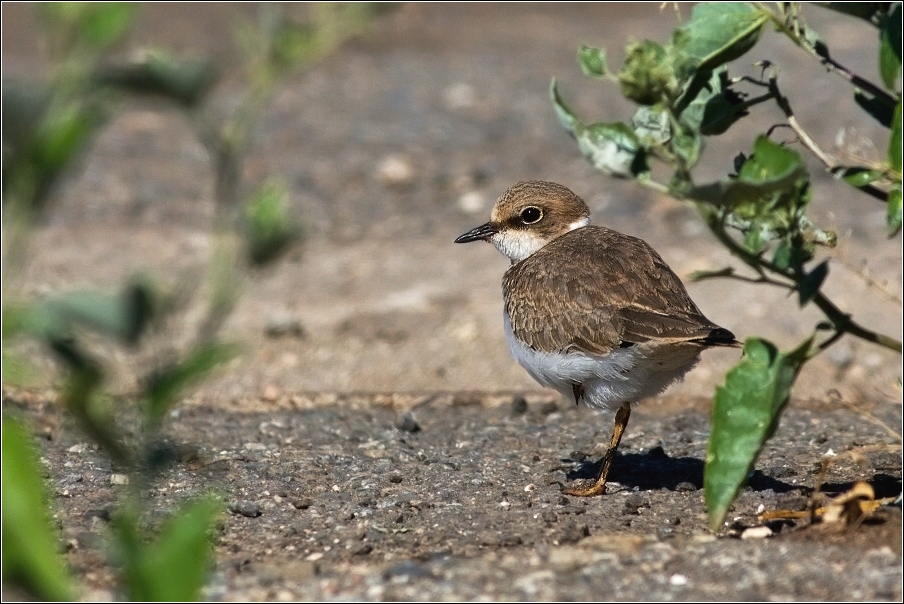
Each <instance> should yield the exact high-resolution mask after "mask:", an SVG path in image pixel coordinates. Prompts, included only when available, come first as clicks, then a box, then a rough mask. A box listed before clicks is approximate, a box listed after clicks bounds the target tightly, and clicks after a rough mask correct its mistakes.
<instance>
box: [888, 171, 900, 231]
mask: <svg viewBox="0 0 904 604" xmlns="http://www.w3.org/2000/svg"><path fill="white" fill-rule="evenodd" d="M885 218H886V223H887V224H888V236H889V237H894V236H895V235H897V234H898V233H899V232H900V231H901V185H900V184H896V185H894V186H893V187H892V188H891V191H889V192H888V210H887V212H886V217H885Z"/></svg>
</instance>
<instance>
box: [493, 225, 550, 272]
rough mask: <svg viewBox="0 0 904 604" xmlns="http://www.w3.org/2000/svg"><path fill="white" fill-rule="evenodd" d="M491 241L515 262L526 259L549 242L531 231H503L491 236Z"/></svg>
mask: <svg viewBox="0 0 904 604" xmlns="http://www.w3.org/2000/svg"><path fill="white" fill-rule="evenodd" d="M490 241H491V242H492V243H493V245H495V246H496V249H497V250H499V251H500V252H502V253H503V254H505V255H506V256H508V258H509V260H511V261H512V263H513V264H514V263H515V262H520V261H521V260H524V259H525V258H527V257H528V256H530V255H531V254H533V253H534V252H536V251H537V250H539V249H540V248H541V247H543V246H544V245H546V243H547V242H546V240H544V239H542V238H540V237H537V236H536V235H534V234H533V233H531V232H529V231H501V232H499V233H496V234H494V235H493V236H492V237H490Z"/></svg>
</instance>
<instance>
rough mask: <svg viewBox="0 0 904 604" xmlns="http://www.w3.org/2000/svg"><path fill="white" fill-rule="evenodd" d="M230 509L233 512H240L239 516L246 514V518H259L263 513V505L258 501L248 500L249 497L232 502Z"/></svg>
mask: <svg viewBox="0 0 904 604" xmlns="http://www.w3.org/2000/svg"><path fill="white" fill-rule="evenodd" d="M229 511H230V512H232V513H233V514H238V515H239V516H245V517H246V518H257V517H258V516H260V515H261V513H262V512H261V506H259V505H258V504H257V503H256V502H254V501H248V500H247V499H243V500H240V501H234V502H232V503H231V504H230V505H229Z"/></svg>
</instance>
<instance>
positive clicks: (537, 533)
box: [5, 393, 902, 601]
mask: <svg viewBox="0 0 904 604" xmlns="http://www.w3.org/2000/svg"><path fill="white" fill-rule="evenodd" d="M5 402H6V405H7V407H8V408H9V407H17V408H19V409H20V410H21V411H23V412H25V413H27V414H28V415H30V416H32V419H33V420H36V421H35V423H37V425H40V426H43V428H44V431H43V434H44V436H45V438H46V440H45V442H44V446H43V456H44V457H43V459H44V462H45V465H46V467H47V469H48V471H49V474H50V484H51V488H52V489H53V495H54V501H55V503H56V506H57V509H58V510H59V512H58V518H59V522H60V524H61V526H62V527H63V537H64V541H65V543H66V544H67V546H68V548H69V553H68V554H67V557H68V559H69V561H70V563H71V564H72V565H73V567H74V568H75V569H76V570H77V571H80V573H83V576H84V577H85V578H86V582H87V584H88V586H89V587H90V588H91V590H90V591H89V592H88V594H87V595H88V598H89V599H96V598H108V597H112V596H113V593H111V592H109V591H108V590H109V581H110V579H111V577H110V576H109V571H108V570H106V569H103V567H102V566H101V565H100V562H101V560H102V554H101V551H102V541H103V535H104V531H105V526H106V523H107V521H108V519H109V515H110V512H111V510H112V506H113V502H114V501H115V500H116V491H117V488H123V487H116V486H111V480H113V479H112V478H111V476H112V475H113V470H112V469H111V467H110V464H109V462H108V461H106V460H105V459H104V458H103V457H102V456H100V455H98V453H97V452H96V451H95V450H93V449H92V447H91V445H90V444H89V443H87V442H85V441H84V440H80V439H79V436H78V434H77V433H76V432H74V431H73V430H71V429H65V424H66V422H65V421H61V420H60V416H59V413H58V412H57V411H56V410H55V408H54V406H53V405H52V403H46V402H45V403H41V399H40V397H33V396H32V397H29V396H22V395H19V396H17V395H15V394H14V393H7V397H6V401H5ZM707 406H708V401H706V400H679V399H675V398H672V399H668V400H667V401H666V402H665V404H663V405H660V406H659V407H658V408H657V409H656V410H655V413H649V412H643V411H641V412H638V413H636V414H635V416H636V417H632V425H631V428H630V429H629V431H628V435H627V436H626V437H625V440H624V441H623V442H622V446H621V447H620V449H619V455H618V457H617V458H616V462H615V466H614V468H613V473H612V480H613V482H612V483H610V486H609V489H608V492H607V494H606V495H605V496H603V497H599V498H592V499H581V498H574V497H566V496H564V495H562V494H561V492H560V488H561V486H562V485H564V484H570V483H571V481H573V480H578V479H581V478H585V477H590V476H592V474H593V460H594V459H595V458H596V457H597V456H599V454H600V450H601V447H602V446H604V445H602V444H601V443H602V441H603V440H606V439H607V436H608V434H607V430H608V428H609V422H611V418H610V417H608V416H607V415H606V414H604V413H599V412H593V411H590V410H587V409H577V408H574V407H572V406H564V405H563V404H562V403H560V402H559V401H557V400H556V399H555V398H549V397H528V398H524V397H522V396H520V395H514V396H512V395H508V396H504V395H492V396H490V395H479V394H474V393H471V394H469V395H461V394H434V395H423V396H407V397H391V396H368V395H347V396H327V395H323V394H321V395H317V396H309V397H306V396H300V395H299V396H296V397H295V399H294V401H293V402H292V403H291V404H290V405H282V406H279V405H271V407H270V408H262V409H261V410H259V411H253V412H244V413H235V412H233V413H224V412H223V411H222V410H218V409H212V408H210V407H206V406H203V405H197V406H194V405H188V406H186V407H183V408H181V409H179V410H178V411H176V412H175V413H174V417H173V418H172V420H173V421H172V429H171V430H170V431H169V434H168V437H169V440H168V443H169V447H170V449H171V450H172V451H173V452H175V453H176V454H177V457H178V456H181V460H182V461H181V462H180V463H178V464H177V465H176V466H175V468H173V469H172V470H171V471H169V472H167V474H166V475H165V476H163V477H162V478H161V479H160V480H159V481H158V482H157V484H156V486H155V487H154V488H152V489H150V490H149V491H148V492H147V498H148V500H149V502H150V503H151V505H152V507H153V508H154V509H156V510H161V511H166V510H170V509H172V508H173V507H174V506H175V505H176V504H177V503H178V502H179V501H180V500H182V499H184V498H185V497H186V496H189V495H196V494H198V493H200V492H204V491H212V492H214V493H217V494H219V495H220V497H221V498H222V501H223V513H222V521H221V523H220V525H219V530H218V534H217V539H216V544H217V547H216V549H217V560H218V562H217V567H216V571H215V575H214V578H213V580H212V582H211V584H210V586H209V587H208V591H207V596H208V597H209V598H211V599H226V600H246V599H250V600H274V599H277V600H297V599H302V600H308V599H314V600H324V599H334V598H339V599H370V600H373V599H387V600H399V599H403V600H408V599H416V600H442V599H465V600H474V599H490V600H501V599H505V600H509V599H512V600H524V599H528V600H533V599H541V600H571V599H576V600H599V599H603V600H608V599H611V600H690V601H693V600H770V599H771V600H785V599H793V600H868V601H869V600H889V601H895V600H899V599H900V597H901V595H902V592H901V510H900V508H899V507H890V508H882V509H880V510H879V512H878V513H877V514H876V516H875V517H874V518H872V519H870V520H868V521H867V522H865V523H864V524H862V525H860V526H858V527H856V528H849V529H847V530H845V529H844V528H842V527H839V526H838V525H812V526H806V522H804V521H799V522H798V523H797V524H795V523H794V522H792V521H773V522H771V523H768V524H767V525H766V526H768V529H769V530H767V531H766V533H768V534H769V536H768V537H766V536H765V535H764V534H760V538H757V539H749V538H747V537H749V536H751V535H754V534H756V531H747V532H746V533H745V530H746V529H748V528H750V527H757V526H763V523H762V522H760V521H758V520H757V517H756V516H757V514H758V513H759V512H761V511H763V510H776V509H793V510H800V509H803V508H804V507H805V506H806V504H807V501H808V496H809V495H810V494H811V492H812V488H813V486H814V478H815V475H816V473H817V471H818V469H819V463H818V460H819V459H820V458H821V456H822V455H823V454H825V453H826V452H828V451H830V450H834V451H843V450H848V449H850V448H852V447H858V446H862V445H866V444H870V445H876V444H883V443H885V444H893V443H894V442H895V441H894V439H893V438H892V437H890V436H889V434H888V433H887V432H886V431H885V430H884V429H883V428H882V427H881V426H878V425H876V424H873V423H870V422H867V421H864V415H863V414H860V413H855V412H852V411H849V410H839V409H837V408H836V409H832V408H828V407H826V406H824V405H823V406H820V405H814V404H810V405H806V404H794V405H792V407H791V408H790V409H789V410H788V411H787V412H786V414H785V416H784V418H783V421H782V425H781V428H780V430H779V431H778V434H777V435H776V437H775V438H774V439H773V440H771V441H770V443H769V445H768V446H767V448H766V449H765V450H764V452H763V454H762V456H761V458H760V460H759V462H758V463H757V469H756V471H755V472H754V473H753V475H752V476H751V479H750V483H749V486H748V487H747V488H746V489H745V490H744V492H743V493H742V494H741V496H740V497H739V499H738V500H737V501H736V502H735V504H734V506H733V508H732V510H731V511H730V513H729V519H728V520H727V521H726V525H725V527H724V528H723V529H722V530H721V531H719V532H718V533H717V534H715V535H714V534H712V533H711V532H710V531H709V530H708V528H707V525H706V514H705V508H704V502H703V492H702V489H701V487H702V481H703V461H702V460H703V459H704V457H705V454H706V443H707V437H708V422H707V415H706V411H705V410H706V408H707ZM873 411H874V412H875V414H877V415H875V416H876V417H879V418H881V419H882V420H883V421H884V422H886V423H887V424H889V425H898V424H900V422H901V415H900V409H899V408H891V407H884V408H882V409H874V410H873ZM856 480H867V481H869V482H870V483H871V484H872V485H873V486H874V488H875V489H876V496H877V497H889V496H895V495H897V494H898V493H899V492H900V490H901V464H900V453H899V452H895V451H893V450H892V449H889V450H887V451H884V452H883V451H880V452H874V453H872V454H869V455H867V456H866V460H865V461H864V462H863V463H861V464H859V465H858V464H855V463H852V462H848V461H842V462H839V463H838V464H835V465H834V466H832V467H831V468H830V471H829V472H828V474H827V476H826V482H825V484H824V487H823V491H824V492H825V493H826V494H828V495H832V496H834V495H837V494H839V493H841V492H843V491H845V490H847V489H849V488H850V487H851V485H852V483H853V481H856Z"/></svg>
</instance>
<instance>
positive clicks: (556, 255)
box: [503, 226, 734, 354]
mask: <svg viewBox="0 0 904 604" xmlns="http://www.w3.org/2000/svg"><path fill="white" fill-rule="evenodd" d="M557 259H558V260H557ZM562 262H567V263H568V264H567V265H562ZM503 290H504V291H505V292H506V297H505V306H506V310H507V312H508V313H509V316H511V317H516V318H515V319H513V321H512V323H513V325H512V329H513V331H514V332H515V335H516V336H518V338H519V339H521V340H522V341H523V342H525V343H526V344H528V345H529V346H531V347H532V348H534V349H536V350H542V351H546V352H552V351H556V350H567V349H576V350H581V351H584V352H588V353H592V354H605V353H606V352H609V351H610V350H612V349H613V348H617V347H619V346H626V345H630V344H638V343H642V342H648V341H650V340H659V341H666V342H668V341H674V342H683V341H700V343H701V344H731V343H733V342H734V336H733V335H732V334H731V332H729V331H728V330H726V329H722V328H721V327H719V326H717V325H715V324H714V323H712V322H711V321H709V320H708V319H707V318H706V317H704V316H703V315H702V314H701V313H700V311H699V310H698V309H697V306H696V305H695V304H694V303H693V301H692V300H691V299H690V297H689V296H688V295H687V291H686V290H685V289H684V285H683V284H682V283H681V281H680V280H679V279H678V277H677V276H676V275H675V273H673V272H672V270H671V269H670V268H669V267H668V266H667V265H666V264H665V262H664V261H663V260H662V258H660V257H659V254H657V253H656V252H655V251H654V250H653V248H651V247H650V246H649V245H647V244H646V243H645V242H643V241H642V240H640V239H637V238H636V237H630V236H628V235H623V234H621V233H618V232H616V231H612V230H610V229H607V228H604V227H597V226H589V227H585V228H582V229H577V230H574V231H571V232H569V233H567V234H565V235H562V236H561V237H559V238H557V239H555V240H553V241H552V242H550V243H549V244H547V245H546V246H544V247H543V248H542V249H540V251H538V252H536V253H535V254H533V255H532V256H530V257H529V258H527V259H525V260H523V261H521V262H519V263H517V264H514V265H512V266H511V267H509V269H508V270H507V271H506V273H505V276H504V277H503Z"/></svg>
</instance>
